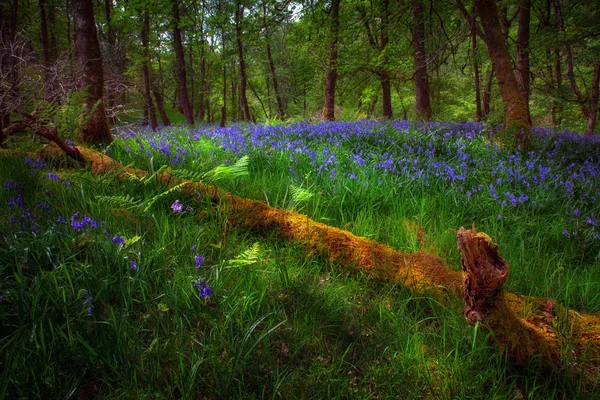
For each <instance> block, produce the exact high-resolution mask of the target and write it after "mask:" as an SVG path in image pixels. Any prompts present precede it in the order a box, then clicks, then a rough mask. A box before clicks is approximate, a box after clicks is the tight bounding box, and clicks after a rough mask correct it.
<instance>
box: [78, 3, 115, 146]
mask: <svg viewBox="0 0 600 400" xmlns="http://www.w3.org/2000/svg"><path fill="white" fill-rule="evenodd" d="M72 5H73V20H74V22H75V51H76V52H77V56H78V57H79V65H80V68H81V71H82V76H81V81H82V86H83V87H88V93H87V100H86V105H87V107H86V114H88V116H87V118H88V122H87V123H86V125H85V127H84V128H83V131H82V139H83V141H84V142H85V143H89V144H99V143H110V142H112V140H113V136H112V134H111V132H110V126H109V125H108V119H107V117H106V110H105V108H104V104H103V103H102V98H103V95H104V71H103V68H102V53H101V52H100V43H99V42H98V31H97V30H96V24H95V21H94V4H93V3H92V0H72ZM90 113H92V115H91V116H90V115H89V114H90Z"/></svg>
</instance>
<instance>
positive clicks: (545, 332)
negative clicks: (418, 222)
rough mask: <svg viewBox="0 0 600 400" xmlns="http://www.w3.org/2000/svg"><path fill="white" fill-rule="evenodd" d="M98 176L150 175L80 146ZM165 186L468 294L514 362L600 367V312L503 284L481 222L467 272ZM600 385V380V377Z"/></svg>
mask: <svg viewBox="0 0 600 400" xmlns="http://www.w3.org/2000/svg"><path fill="white" fill-rule="evenodd" d="M78 151H79V153H80V154H81V155H82V156H83V157H84V158H85V159H86V160H87V162H88V165H89V167H90V168H91V172H92V174H93V175H100V174H105V173H114V174H118V175H119V176H120V177H122V178H127V176H128V175H130V174H133V175H135V176H138V177H145V176H147V175H148V173H147V172H146V171H142V170H139V169H135V168H128V167H124V166H123V165H122V164H120V163H118V162H117V161H115V160H113V159H111V158H110V157H107V156H104V155H102V154H100V153H98V152H95V151H93V150H89V149H86V148H78ZM38 155H39V156H41V157H45V158H47V157H53V158H55V157H60V156H61V150H60V149H58V148H57V147H54V146H47V147H45V148H44V149H42V151H40V152H39V154H38ZM156 178H157V179H158V181H160V182H161V183H163V184H165V185H169V186H174V185H180V184H182V183H184V185H182V187H181V190H182V191H184V192H185V193H186V194H187V195H196V196H197V195H198V194H200V195H201V196H203V197H205V198H207V199H209V200H210V201H211V202H213V203H215V204H218V205H219V207H220V209H221V210H222V212H223V214H224V215H225V216H226V217H227V218H228V220H229V221H230V222H231V223H233V224H235V225H236V226H238V227H240V228H245V229H251V230H254V231H258V232H271V231H272V230H276V231H277V232H279V234H280V235H281V236H282V237H284V238H286V239H288V240H293V241H296V242H300V243H302V244H304V245H305V246H306V248H307V250H309V251H310V252H313V253H318V254H320V255H324V256H326V257H328V259H329V260H330V261H332V262H335V263H340V264H341V265H342V266H344V267H348V268H353V269H357V270H361V271H364V272H366V273H367V274H368V275H369V276H372V277H375V278H379V279H391V280H394V281H396V282H397V283H398V284H400V285H402V286H404V287H407V288H409V289H410V290H413V291H415V292H418V293H420V294H424V295H430V296H432V297H435V298H438V299H440V300H442V301H446V302H447V301H448V300H449V298H450V299H451V298H452V297H453V296H456V297H463V298H464V310H463V313H464V315H465V317H466V319H467V321H469V322H470V323H472V324H473V323H477V322H480V323H482V324H483V326H486V327H487V328H488V329H489V330H490V331H491V332H492V337H493V340H494V342H495V345H496V346H497V348H498V349H499V351H500V352H501V353H502V354H505V355H506V357H507V359H508V360H510V361H511V362H513V363H515V364H518V365H524V364H526V363H528V362H530V361H532V360H539V361H541V362H542V363H543V365H545V366H546V367H551V368H555V369H556V368H557V369H563V370H566V371H570V372H573V371H576V372H577V373H582V372H583V373H585V375H586V376H587V377H589V378H592V377H594V376H596V377H597V376H598V374H600V316H598V315H592V314H583V313H578V312H576V311H574V310H567V309H565V308H564V307H562V306H560V305H558V304H555V303H554V302H553V301H552V300H550V299H544V298H536V297H528V296H520V295H516V294H512V293H508V292H505V291H504V290H503V285H504V282H505V280H506V278H507V276H508V266H507V264H506V262H505V261H504V260H503V259H502V258H501V257H500V256H499V254H498V248H497V246H496V245H495V244H494V243H493V242H492V240H491V239H490V237H489V236H487V235H486V234H485V233H482V232H479V233H477V232H475V229H474V228H473V230H471V231H468V230H465V229H463V228H461V229H460V230H459V231H458V235H457V239H458V247H459V250H460V251H461V254H462V265H463V273H461V272H457V271H454V270H452V269H450V268H449V267H448V266H446V265H445V264H444V263H443V262H442V261H441V260H440V258H439V257H437V256H435V255H433V254H429V253H404V252H400V251H397V250H394V249H393V248H391V247H389V246H385V245H382V244H379V243H377V242H374V241H372V240H368V239H365V238H361V237H358V236H355V235H353V234H352V233H350V232H347V231H344V230H341V229H338V228H334V227H330V226H328V225H325V224H321V223H318V222H315V221H313V220H311V219H310V218H308V217H307V216H305V215H301V214H298V213H296V212H293V211H287V210H282V209H277V208H273V207H270V206H268V205H267V204H265V203H263V202H260V201H256V200H248V199H243V198H240V197H237V196H234V195H232V194H230V193H227V192H225V191H222V190H220V189H219V188H218V187H216V186H213V185H205V184H203V183H201V182H191V181H186V180H182V179H179V178H176V177H175V176H173V175H172V173H171V171H170V170H166V171H165V172H163V173H161V174H158V175H157V176H156ZM595 384H597V382H596V383H595Z"/></svg>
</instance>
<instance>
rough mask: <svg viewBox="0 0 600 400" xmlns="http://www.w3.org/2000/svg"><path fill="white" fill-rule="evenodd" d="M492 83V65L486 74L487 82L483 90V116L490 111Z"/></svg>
mask: <svg viewBox="0 0 600 400" xmlns="http://www.w3.org/2000/svg"><path fill="white" fill-rule="evenodd" d="M493 83H494V66H493V65H492V70H491V71H490V73H489V75H488V80H487V83H486V84H485V90H484V91H483V104H482V106H483V117H484V118H485V117H486V116H487V115H488V114H489V113H490V112H491V111H492V109H491V101H492V85H493Z"/></svg>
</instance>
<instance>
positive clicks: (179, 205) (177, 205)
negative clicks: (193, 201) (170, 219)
mask: <svg viewBox="0 0 600 400" xmlns="http://www.w3.org/2000/svg"><path fill="white" fill-rule="evenodd" d="M171 209H172V210H173V212H174V213H181V212H183V204H182V203H181V202H180V201H179V200H175V201H174V202H173V204H171Z"/></svg>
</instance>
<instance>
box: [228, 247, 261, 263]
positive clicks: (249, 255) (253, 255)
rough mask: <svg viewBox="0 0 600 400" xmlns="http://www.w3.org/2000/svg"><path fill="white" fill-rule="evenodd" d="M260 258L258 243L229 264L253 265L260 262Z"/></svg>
mask: <svg viewBox="0 0 600 400" xmlns="http://www.w3.org/2000/svg"><path fill="white" fill-rule="evenodd" d="M260 256H261V248H260V244H259V243H258V242H256V243H254V244H253V245H252V246H251V247H250V248H248V249H246V250H245V251H244V252H242V253H241V254H240V255H238V256H237V257H236V258H235V259H233V260H229V261H228V262H227V263H228V264H232V265H251V264H255V263H257V262H258V261H260Z"/></svg>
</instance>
